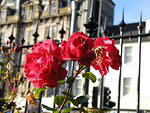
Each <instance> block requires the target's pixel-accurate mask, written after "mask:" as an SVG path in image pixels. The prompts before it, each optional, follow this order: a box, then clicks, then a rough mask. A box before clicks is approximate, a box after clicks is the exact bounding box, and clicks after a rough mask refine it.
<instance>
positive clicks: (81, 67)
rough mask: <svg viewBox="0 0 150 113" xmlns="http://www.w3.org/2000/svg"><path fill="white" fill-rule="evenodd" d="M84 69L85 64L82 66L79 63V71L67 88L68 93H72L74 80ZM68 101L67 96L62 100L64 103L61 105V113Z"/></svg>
mask: <svg viewBox="0 0 150 113" xmlns="http://www.w3.org/2000/svg"><path fill="white" fill-rule="evenodd" d="M83 70H84V68H83V66H80V65H79V69H78V71H77V73H76V75H75V77H74V78H73V80H72V82H71V83H69V87H68V89H67V93H70V91H71V86H72V84H73V83H74V81H75V79H76V78H77V76H78V75H79V73H80V72H81V71H83ZM66 101H67V98H65V99H64V100H63V102H62V104H61V106H60V111H59V113H61V111H62V109H63V108H64V106H65V103H66Z"/></svg>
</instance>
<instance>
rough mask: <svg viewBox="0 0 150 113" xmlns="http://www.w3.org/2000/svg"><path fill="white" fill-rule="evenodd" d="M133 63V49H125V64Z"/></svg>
mask: <svg viewBox="0 0 150 113" xmlns="http://www.w3.org/2000/svg"><path fill="white" fill-rule="evenodd" d="M130 62H132V47H125V54H124V63H130Z"/></svg>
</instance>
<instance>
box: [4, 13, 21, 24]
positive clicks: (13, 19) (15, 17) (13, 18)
mask: <svg viewBox="0 0 150 113" xmlns="http://www.w3.org/2000/svg"><path fill="white" fill-rule="evenodd" d="M18 21H19V16H18V15H17V14H15V15H11V16H7V18H6V22H7V23H14V22H18Z"/></svg>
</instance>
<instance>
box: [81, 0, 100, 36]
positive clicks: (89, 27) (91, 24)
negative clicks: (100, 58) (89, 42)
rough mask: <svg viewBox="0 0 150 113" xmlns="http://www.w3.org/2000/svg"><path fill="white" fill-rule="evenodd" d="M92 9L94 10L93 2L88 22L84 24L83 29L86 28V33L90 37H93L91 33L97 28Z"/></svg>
mask: <svg viewBox="0 0 150 113" xmlns="http://www.w3.org/2000/svg"><path fill="white" fill-rule="evenodd" d="M94 9H95V0H92V6H91V10H90V16H89V21H88V22H87V23H86V24H84V27H85V28H86V32H87V33H89V36H90V37H93V33H94V32H95V31H96V29H97V27H98V24H97V23H96V22H95V20H94V16H95V15H94Z"/></svg>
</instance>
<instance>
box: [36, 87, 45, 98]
mask: <svg viewBox="0 0 150 113" xmlns="http://www.w3.org/2000/svg"><path fill="white" fill-rule="evenodd" d="M46 89H47V88H45V87H44V88H36V89H33V91H34V97H35V98H39V96H40V93H41V92H42V91H45V90H46Z"/></svg>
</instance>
